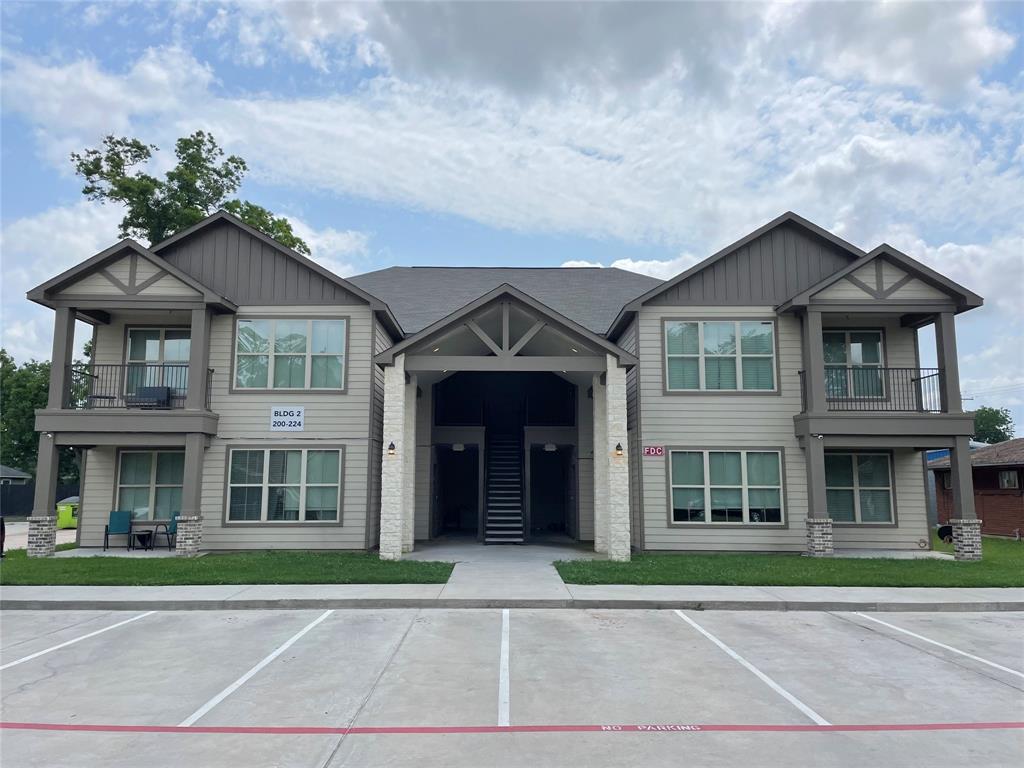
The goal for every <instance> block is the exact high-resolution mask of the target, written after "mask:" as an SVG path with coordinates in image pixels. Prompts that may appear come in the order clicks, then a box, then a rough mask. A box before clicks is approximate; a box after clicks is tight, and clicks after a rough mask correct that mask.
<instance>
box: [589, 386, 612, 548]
mask: <svg viewBox="0 0 1024 768" xmlns="http://www.w3.org/2000/svg"><path fill="white" fill-rule="evenodd" d="M591 392H592V397H593V400H594V472H593V475H594V551H595V552H601V553H604V552H607V551H608V408H607V398H606V394H607V393H606V391H605V385H604V384H602V383H601V377H600V375H598V376H595V377H594V379H593V389H592V390H591Z"/></svg>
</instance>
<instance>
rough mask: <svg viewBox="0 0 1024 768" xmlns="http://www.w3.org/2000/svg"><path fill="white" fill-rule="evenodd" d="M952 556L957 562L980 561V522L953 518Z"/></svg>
mask: <svg viewBox="0 0 1024 768" xmlns="http://www.w3.org/2000/svg"><path fill="white" fill-rule="evenodd" d="M949 522H950V524H951V525H952V526H953V556H954V557H956V559H957V560H981V520H979V519H978V518H976V517H975V518H970V519H964V518H954V519H952V520H950V521H949Z"/></svg>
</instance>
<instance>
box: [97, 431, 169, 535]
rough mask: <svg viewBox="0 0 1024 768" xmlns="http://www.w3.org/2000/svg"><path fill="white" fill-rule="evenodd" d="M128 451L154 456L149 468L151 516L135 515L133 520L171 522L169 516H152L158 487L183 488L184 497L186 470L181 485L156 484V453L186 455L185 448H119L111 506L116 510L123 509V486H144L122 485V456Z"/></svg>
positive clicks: (135, 486)
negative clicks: (121, 501) (121, 499)
mask: <svg viewBox="0 0 1024 768" xmlns="http://www.w3.org/2000/svg"><path fill="white" fill-rule="evenodd" d="M126 453H148V454H151V455H152V456H153V457H154V458H153V461H152V462H151V466H150V468H149V509H150V517H146V518H142V517H139V518H135V517H133V518H132V521H133V522H138V523H142V524H147V525H148V524H151V523H163V522H170V519H169V518H163V517H153V516H152V514H153V512H154V511H155V510H156V489H157V487H160V488H181V494H182V498H184V496H185V475H184V471H183V472H182V477H181V485H180V486H179V485H168V484H166V483H164V484H162V485H160V486H157V484H156V465H157V459H156V455H157V454H159V453H180V454H181V455H182V456H184V455H185V449H184V448H118V449H117V453H116V455H115V456H114V462H115V464H114V498H113V501H112V504H111V506H110V508H111V509H115V510H120V509H121V503H120V498H121V488H122V487H125V488H142V487H143V486H141V485H134V484H133V485H126V486H122V485H121V457H122V456H123V455H124V454H126ZM180 514H181V510H178V515H179V516H180Z"/></svg>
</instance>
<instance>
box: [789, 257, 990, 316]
mask: <svg viewBox="0 0 1024 768" xmlns="http://www.w3.org/2000/svg"><path fill="white" fill-rule="evenodd" d="M877 259H884V260H885V261H888V262H889V263H891V264H893V265H895V266H897V267H899V268H900V269H902V270H904V271H905V272H906V273H907V274H908V275H910V276H912V277H916V278H918V279H920V280H921V281H922V282H924V283H927V284H928V285H930V286H932V287H933V288H936V289H937V290H939V291H942V292H943V293H945V294H947V295H948V296H949V297H950V298H952V299H954V301H956V304H957V310H956V311H957V312H964V311H966V310H968V309H974V308H975V307H980V306H981V305H982V304H983V303H984V299H982V298H981V296H979V295H978V294H976V293H974V292H972V291H969V290H968V289H966V288H964V287H963V286H962V285H960V284H959V283H955V282H953V281H952V280H950V279H949V278H948V277H945V276H943V275H940V274H939V273H938V272H936V271H935V270H934V269H931V268H930V267H927V266H925V265H924V264H922V263H921V262H920V261H918V260H917V259H914V258H911V257H910V256H908V255H907V254H905V253H903V252H902V251H898V250H896V249H895V248H893V247H892V246H891V245H889V244H888V243H882V244H881V245H880V246H878V247H877V248H875V249H874V250H872V251H871V252H870V253H867V254H865V255H864V256H862V257H861V258H859V259H857V261H854V262H852V263H851V264H849V265H847V266H846V267H844V268H843V269H840V270H839V271H838V272H835V273H834V274H831V275H829V276H828V277H826V278H825V279H824V280H822V281H821V282H819V283H817V284H815V285H812V286H811V287H810V288H808V289H806V290H804V291H801V292H800V293H798V294H797V295H795V296H793V297H792V298H790V299H788V300H787V301H786V302H784V303H783V304H781V305H780V306H779V308H778V309H779V311H780V312H784V311H786V310H788V309H792V308H793V307H802V306H806V305H807V304H809V303H810V302H811V301H812V298H813V297H814V295H815V294H818V293H820V292H821V291H823V290H825V289H826V288H828V287H829V286H831V285H835V284H836V283H837V282H839V281H840V280H842V279H844V278H846V277H848V276H850V275H852V274H853V273H854V272H856V271H858V270H860V269H861V268H863V267H865V266H867V265H868V264H870V263H872V262H874V261H875V260H877ZM901 283H902V281H901V282H900V283H897V284H896V286H893V287H892V288H890V289H889V291H888V292H889V293H891V292H892V291H895V290H897V289H898V287H899V286H900V285H901ZM864 288H865V290H867V291H868V292H873V291H874V289H872V288H871V287H870V286H864ZM876 298H878V299H883V298H885V296H884V295H876Z"/></svg>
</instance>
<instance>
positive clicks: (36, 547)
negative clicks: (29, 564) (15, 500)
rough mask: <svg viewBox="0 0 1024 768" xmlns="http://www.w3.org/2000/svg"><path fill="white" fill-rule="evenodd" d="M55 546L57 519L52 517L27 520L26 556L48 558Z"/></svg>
mask: <svg viewBox="0 0 1024 768" xmlns="http://www.w3.org/2000/svg"><path fill="white" fill-rule="evenodd" d="M56 545H57V518H56V517H54V516H52V515H47V516H45V517H30V518H28V556H29V557H50V556H51V555H52V554H53V553H54V548H55V547H56Z"/></svg>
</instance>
